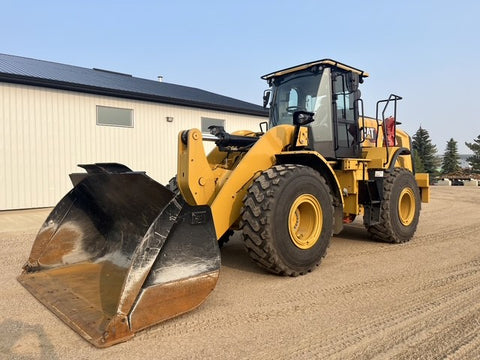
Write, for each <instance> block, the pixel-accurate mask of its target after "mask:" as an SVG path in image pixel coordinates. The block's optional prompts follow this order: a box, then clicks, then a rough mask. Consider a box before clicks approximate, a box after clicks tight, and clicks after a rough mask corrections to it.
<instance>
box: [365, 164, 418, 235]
mask: <svg viewBox="0 0 480 360" xmlns="http://www.w3.org/2000/svg"><path fill="white" fill-rule="evenodd" d="M420 207H421V202H420V191H419V189H418V186H417V182H416V181H415V177H414V176H413V174H412V173H411V172H410V171H408V170H406V169H402V168H395V169H394V170H393V171H392V172H391V173H389V175H388V176H387V177H385V179H384V183H383V204H382V208H381V210H380V222H379V223H378V224H376V225H373V226H367V230H368V232H369V233H370V235H371V237H372V238H373V239H374V240H377V241H382V242H388V243H397V244H398V243H404V242H407V241H409V240H410V239H411V238H412V237H413V234H414V233H415V231H416V229H417V225H418V220H419V217H420Z"/></svg>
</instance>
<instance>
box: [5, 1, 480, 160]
mask: <svg viewBox="0 0 480 360" xmlns="http://www.w3.org/2000/svg"><path fill="white" fill-rule="evenodd" d="M0 5H1V9H2V16H1V21H0V32H1V34H2V41H1V42H0V53H4V54H10V55H17V56H24V57H30V58H35V59H40V60H47V61H53V62H59V63H63V64H69V65H75V66H81V67H86V68H101V69H108V70H112V71H118V72H122V73H128V74H131V75H133V76H135V77H140V78H145V79H151V80H156V79H157V76H159V75H162V76H163V78H164V81H165V82H169V83H174V84H179V85H185V86H192V87H197V88H200V89H204V90H208V91H212V92H215V93H218V94H222V95H226V96H230V97H233V98H237V99H240V100H244V101H248V102H251V103H255V104H259V105H260V104H261V103H262V94H263V91H264V90H265V89H266V88H267V87H268V86H267V84H266V82H265V81H264V80H261V79H260V77H261V76H262V75H264V74H267V73H270V72H272V71H275V70H280V69H283V68H286V67H290V66H294V65H297V64H302V63H305V62H309V61H314V60H318V59H323V58H331V59H335V60H337V61H341V62H343V63H346V64H348V65H351V66H353V67H356V68H359V69H362V70H365V71H367V72H368V73H369V74H370V77H369V78H367V79H365V82H364V83H363V84H362V85H361V91H362V97H363V100H364V104H365V115H370V116H375V104H376V102H377V101H378V100H382V99H385V98H387V97H388V96H389V95H390V94H392V93H393V94H397V95H400V96H402V97H403V100H401V101H400V102H399V103H398V109H397V120H398V121H399V122H401V123H402V125H400V127H401V128H402V129H404V130H406V131H407V132H408V133H409V134H410V135H413V134H414V133H415V132H416V131H417V130H418V128H419V127H420V126H421V127H422V128H424V129H426V130H427V131H428V132H429V134H430V138H431V140H432V143H433V144H435V145H436V146H437V151H438V154H439V155H441V154H443V153H444V152H445V149H446V145H447V141H448V140H450V139H451V138H453V139H454V140H455V141H457V146H458V150H459V153H460V154H468V153H471V151H470V150H469V149H468V148H467V147H466V146H465V142H470V143H471V142H473V140H474V139H476V138H477V136H480V117H479V115H478V114H479V111H478V107H479V106H480V101H479V100H477V98H478V96H477V94H479V93H480V92H479V90H478V89H477V86H479V87H480V67H479V65H480V30H479V27H478V26H477V23H478V19H479V13H480V1H478V0H457V1H451V0H449V1H445V0H437V1H434V0H425V1H422V0H416V1H411V0H403V1H395V2H392V1H380V0H379V1H373V0H364V1H353V0H343V1H337V0H336V1H321V0H318V1H314V0H291V1H284V0H277V1H274V0H263V1H259V0H241V1H228V0H223V1H213V0H212V1H210V0H202V1H198V0H197V1H194V0H191V1H189V0H175V1H172V0H169V1H166V0H155V1H151V0H149V1H146V0H145V1H143V0H136V1H123V0H117V1H111V0H94V1H93V0H82V1H65V0H61V1H60V0H57V1H53V0H43V1H33V0H32V1H27V0H0Z"/></svg>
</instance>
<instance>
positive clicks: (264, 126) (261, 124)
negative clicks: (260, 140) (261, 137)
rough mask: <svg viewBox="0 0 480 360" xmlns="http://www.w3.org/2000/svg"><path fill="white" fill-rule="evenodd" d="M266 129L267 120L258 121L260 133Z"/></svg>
mask: <svg viewBox="0 0 480 360" xmlns="http://www.w3.org/2000/svg"><path fill="white" fill-rule="evenodd" d="M267 131H268V122H266V121H262V122H261V123H260V132H261V133H262V134H265V133H266V132H267Z"/></svg>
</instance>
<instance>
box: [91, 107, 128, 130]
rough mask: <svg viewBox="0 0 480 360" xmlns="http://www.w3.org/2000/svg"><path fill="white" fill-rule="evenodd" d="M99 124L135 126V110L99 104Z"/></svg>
mask: <svg viewBox="0 0 480 360" xmlns="http://www.w3.org/2000/svg"><path fill="white" fill-rule="evenodd" d="M97 125H106V126H120V127H133V110H132V109H121V108H115V107H109V106H100V105H97Z"/></svg>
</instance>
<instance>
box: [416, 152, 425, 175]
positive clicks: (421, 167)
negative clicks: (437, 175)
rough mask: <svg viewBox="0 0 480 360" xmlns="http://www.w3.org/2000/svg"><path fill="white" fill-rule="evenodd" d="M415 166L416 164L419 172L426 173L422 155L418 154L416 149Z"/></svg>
mask: <svg viewBox="0 0 480 360" xmlns="http://www.w3.org/2000/svg"><path fill="white" fill-rule="evenodd" d="M413 166H414V168H415V171H416V172H419V173H424V172H425V168H424V167H423V162H422V159H420V156H419V155H418V153H417V152H416V151H414V152H413Z"/></svg>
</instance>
